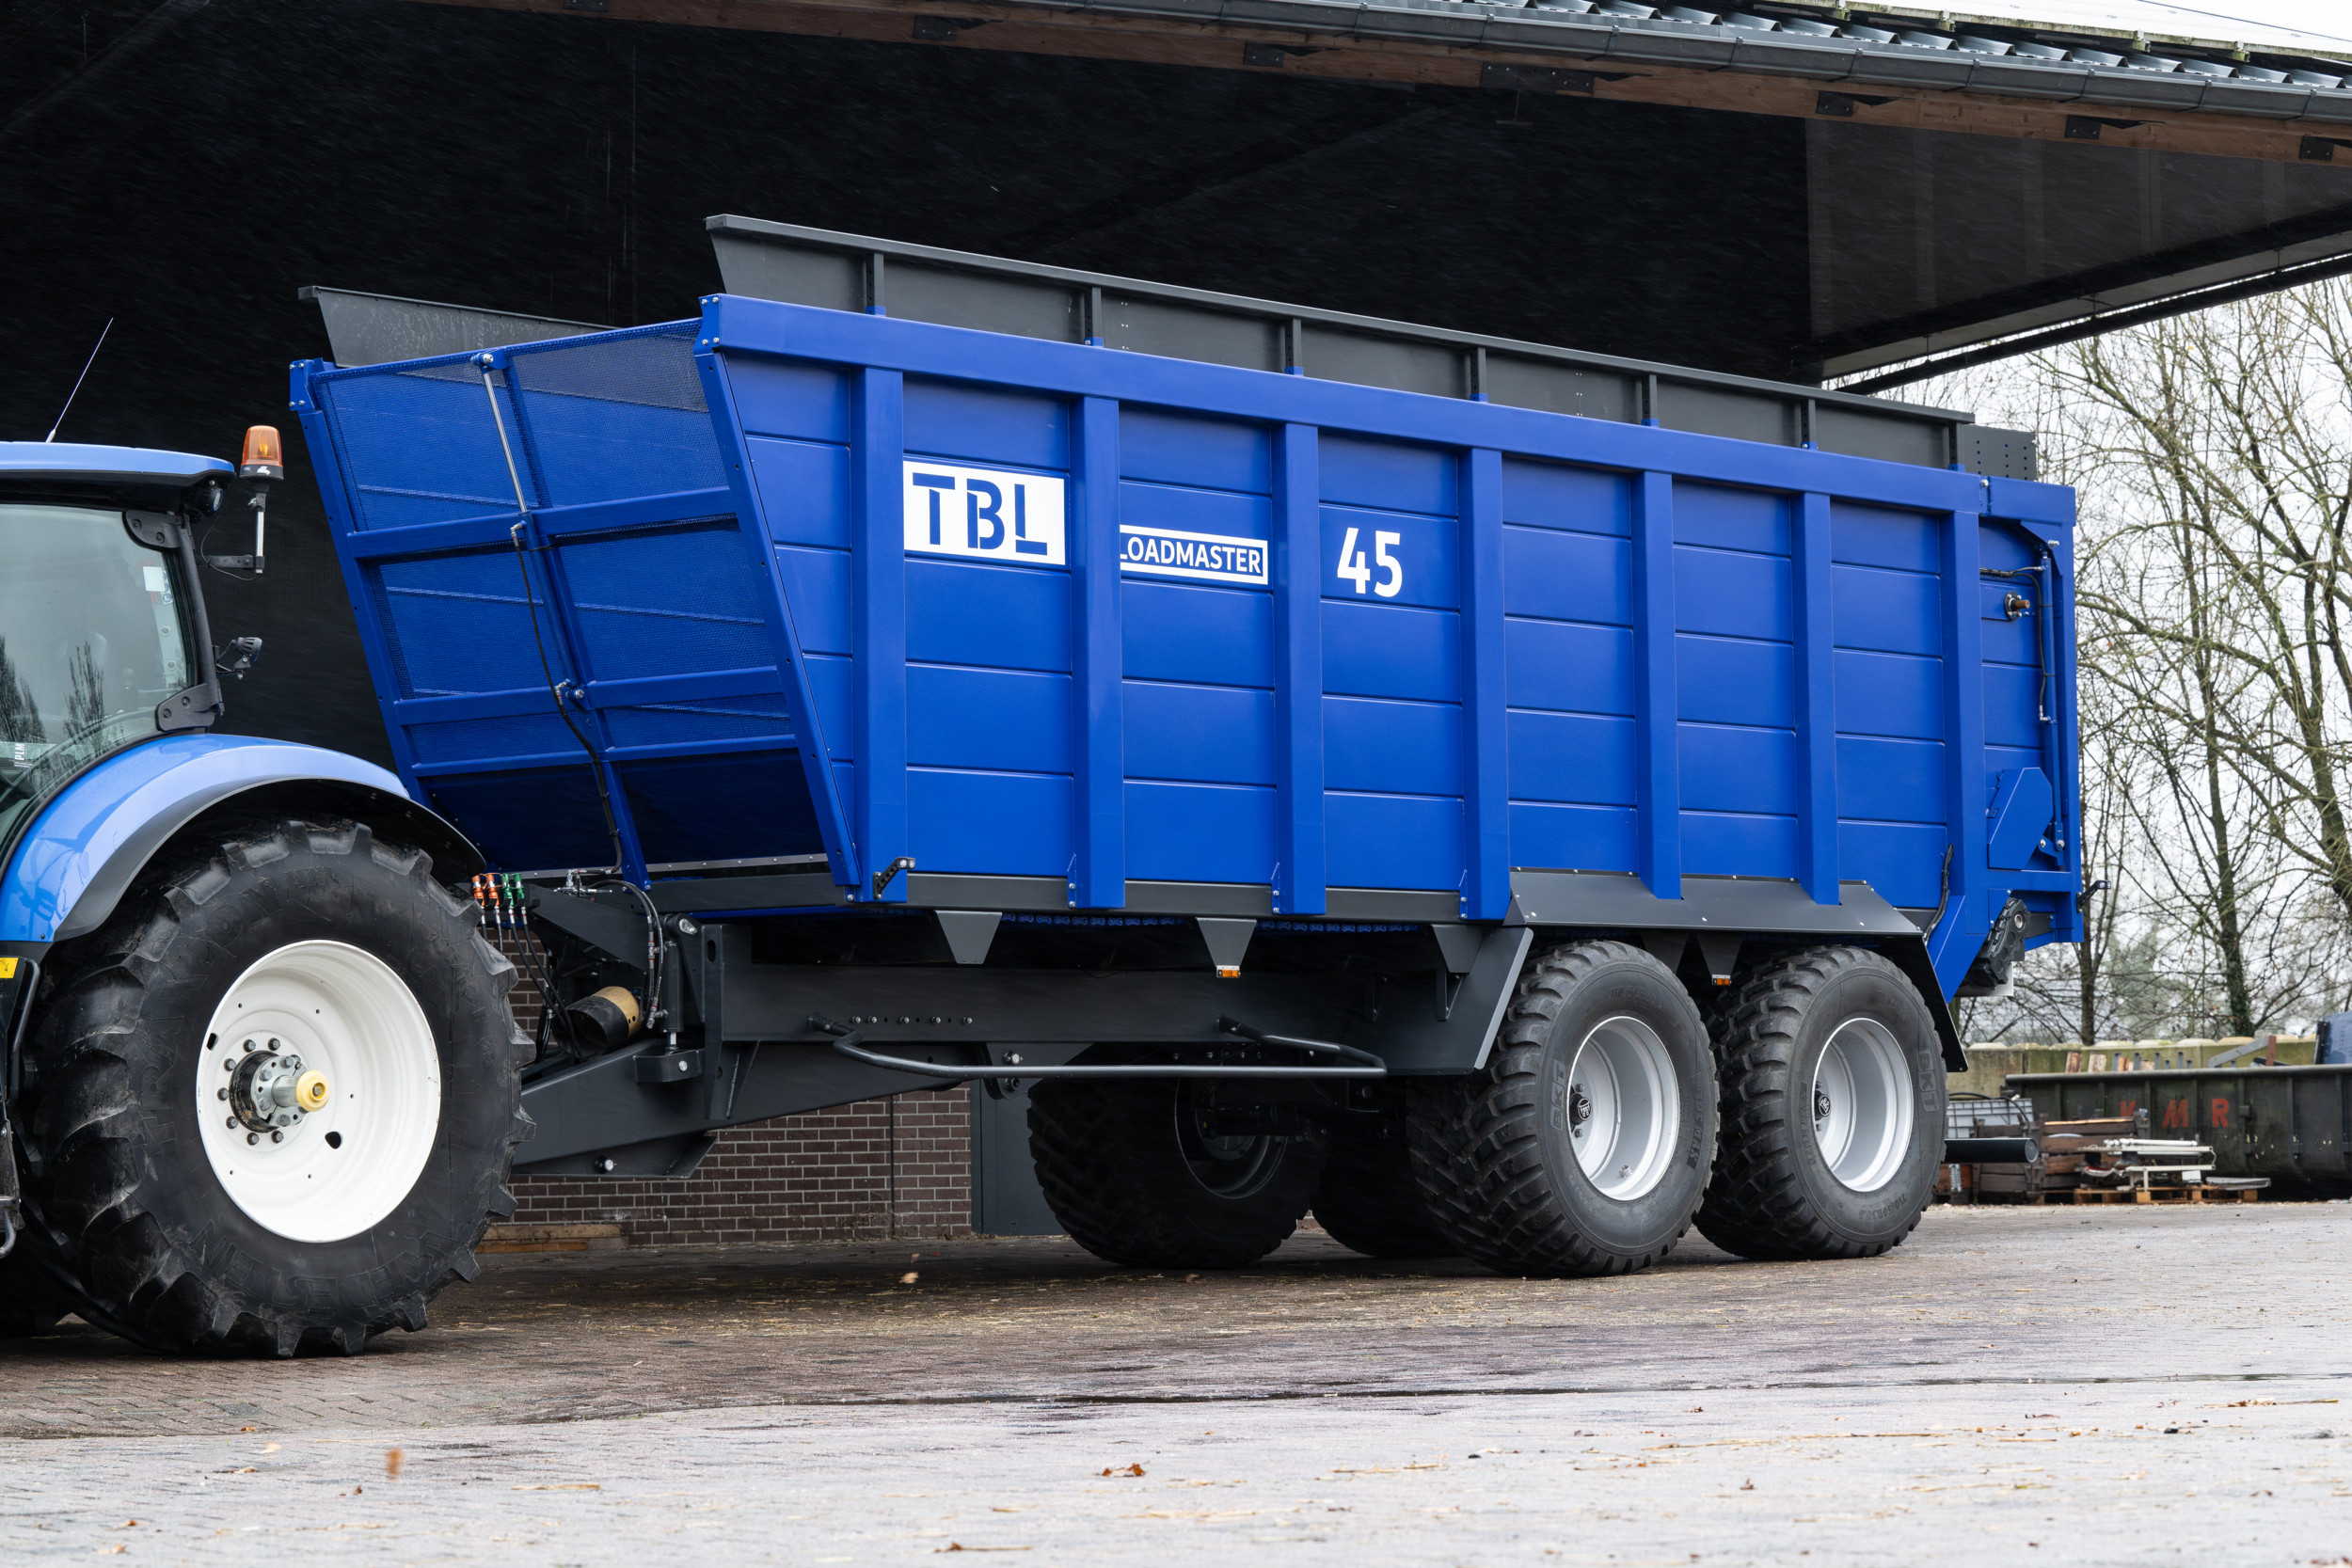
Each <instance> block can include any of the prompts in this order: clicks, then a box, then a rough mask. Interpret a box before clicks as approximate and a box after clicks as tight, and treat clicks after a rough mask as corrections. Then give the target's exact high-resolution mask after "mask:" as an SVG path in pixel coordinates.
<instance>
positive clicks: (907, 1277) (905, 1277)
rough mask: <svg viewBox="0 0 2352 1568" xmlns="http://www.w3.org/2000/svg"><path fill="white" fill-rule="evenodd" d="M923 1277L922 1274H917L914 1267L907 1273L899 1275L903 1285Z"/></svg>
mask: <svg viewBox="0 0 2352 1568" xmlns="http://www.w3.org/2000/svg"><path fill="white" fill-rule="evenodd" d="M921 1277H922V1275H918V1274H916V1273H915V1272H914V1270H913V1269H909V1270H907V1272H906V1273H904V1274H902V1275H899V1276H898V1283H899V1284H901V1285H912V1284H914V1282H915V1281H916V1280H917V1279H919V1278H921Z"/></svg>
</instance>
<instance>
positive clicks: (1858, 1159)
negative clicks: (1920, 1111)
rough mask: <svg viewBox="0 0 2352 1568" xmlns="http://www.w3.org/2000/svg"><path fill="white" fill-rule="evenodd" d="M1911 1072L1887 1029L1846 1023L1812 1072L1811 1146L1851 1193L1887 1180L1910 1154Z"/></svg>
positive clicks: (1876, 1024) (1864, 1021)
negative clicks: (1819, 1151)
mask: <svg viewBox="0 0 2352 1568" xmlns="http://www.w3.org/2000/svg"><path fill="white" fill-rule="evenodd" d="M1911 1101H1912V1093H1911V1065H1910V1063H1909V1062H1907V1061H1905V1060H1904V1058H1903V1052H1902V1047H1901V1046H1899V1045H1898V1044H1897V1043H1896V1041H1895V1037H1894V1035H1893V1034H1892V1033H1891V1032H1890V1031H1889V1030H1888V1029H1887V1027H1886V1026H1885V1025H1884V1024H1883V1023H1880V1022H1877V1021H1876V1020H1875V1019H1867V1018H1850V1019H1848V1020H1847V1021H1846V1022H1843V1023H1841V1024H1839V1025H1838V1026H1837V1028H1836V1031H1835V1032H1833V1033H1832V1034H1831V1035H1830V1037H1829V1043H1828V1044H1827V1045H1824V1046H1823V1047H1822V1048H1821V1060H1820V1064H1819V1065H1818V1066H1816V1067H1815V1068H1814V1069H1813V1107H1812V1111H1813V1138H1814V1141H1815V1142H1816V1143H1817V1144H1819V1145H1820V1150H1821V1163H1822V1164H1825V1165H1827V1166H1829V1173H1830V1174H1831V1175H1832V1176H1834V1177H1836V1179H1837V1180H1838V1181H1839V1182H1841V1183H1842V1184H1844V1185H1845V1186H1847V1187H1849V1188H1851V1189H1852V1190H1853V1191H1855V1192H1857V1193H1874V1192H1876V1191H1878V1190H1879V1189H1880V1188H1881V1187H1883V1186H1885V1185H1886V1184H1887V1183H1888V1182H1889V1181H1892V1180H1895V1173H1896V1172H1897V1171H1898V1170H1899V1169H1900V1168H1901V1167H1902V1163H1903V1156H1904V1155H1905V1154H1906V1153H1908V1152H1909V1151H1910V1148H1911V1125H1912V1122H1911V1117H1912V1112H1911Z"/></svg>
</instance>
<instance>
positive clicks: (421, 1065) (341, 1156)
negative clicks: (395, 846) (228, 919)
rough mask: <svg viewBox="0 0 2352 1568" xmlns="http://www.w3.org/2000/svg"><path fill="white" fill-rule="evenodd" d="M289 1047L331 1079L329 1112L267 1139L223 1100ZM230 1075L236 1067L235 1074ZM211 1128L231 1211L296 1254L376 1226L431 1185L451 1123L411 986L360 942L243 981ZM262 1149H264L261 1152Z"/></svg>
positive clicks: (224, 1028)
mask: <svg viewBox="0 0 2352 1568" xmlns="http://www.w3.org/2000/svg"><path fill="white" fill-rule="evenodd" d="M273 1039H275V1040H277V1041H278V1042H279V1044H278V1051H279V1053H280V1054H284V1053H294V1054H298V1055H299V1056H301V1058H302V1060H303V1065H304V1067H305V1068H306V1069H315V1070H317V1071H319V1072H321V1073H324V1074H325V1075H326V1085H327V1100H326V1104H324V1105H322V1106H321V1107H320V1108H319V1109H317V1110H315V1111H312V1112H310V1113H309V1114H307V1115H305V1116H303V1117H301V1118H300V1119H299V1120H298V1121H296V1122H294V1125H292V1126H291V1127H287V1128H285V1129H284V1130H283V1131H284V1132H285V1141H284V1142H282V1143H278V1142H273V1141H272V1139H271V1138H270V1135H269V1134H268V1133H267V1132H262V1133H258V1134H254V1133H251V1132H249V1131H248V1129H247V1128H246V1127H245V1126H244V1125H243V1124H241V1123H238V1124H235V1125H231V1124H232V1122H233V1121H234V1117H233V1116H232V1114H231V1111H230V1106H229V1105H228V1104H227V1103H225V1102H224V1101H222V1099H221V1095H220V1091H221V1090H222V1089H223V1088H225V1087H229V1086H230V1085H231V1084H232V1083H233V1082H234V1079H235V1074H234V1073H233V1072H232V1071H230V1067H233V1065H234V1063H235V1062H236V1061H237V1060H238V1059H239V1057H240V1056H241V1055H243V1054H244V1053H245V1050H246V1045H245V1042H246V1041H247V1040H251V1041H253V1042H254V1047H255V1049H257V1050H267V1049H269V1042H270V1041H271V1040H273ZM224 1064H228V1066H224ZM196 1109H197V1125H198V1126H199V1127H201V1128H202V1129H203V1130H204V1152H205V1154H206V1155H207V1156H208V1157H209V1158H210V1159H211V1161H212V1164H213V1174H214V1175H215V1176H216V1177H218V1178H219V1179H220V1184H221V1186H222V1187H223V1188H225V1189H226V1190H227V1191H228V1194H229V1196H230V1199H231V1200H232V1201H233V1202H234V1203H235V1204H236V1206H237V1207H238V1208H239V1209H241V1210H243V1211H245V1212H246V1215H248V1216H249V1217H250V1218H251V1219H252V1220H253V1221H254V1222H255V1223H256V1224H259V1225H261V1226H262V1227H266V1228H268V1229H270V1230H272V1231H275V1232H276V1233H278V1235H280V1236H284V1237H286V1238H287V1239H288V1240H290V1241H296V1242H339V1241H342V1240H343V1239H344V1238H345V1237H347V1236H356V1235H358V1234H359V1233H360V1232H362V1231H364V1230H367V1229H369V1228H370V1227H373V1226H374V1225H375V1224H376V1223H377V1222H378V1221H380V1220H382V1219H383V1218H384V1216H385V1215H387V1214H389V1213H390V1212H392V1210H393V1209H394V1208H396V1207H397V1206H398V1205H399V1203H400V1201H401V1199H403V1198H405V1197H406V1196H408V1191H409V1189H410V1188H411V1187H414V1186H415V1185H416V1183H417V1177H418V1175H419V1173H421V1171H422V1170H423V1169H424V1163H425V1160H426V1159H427V1158H428V1157H429V1156H430V1155H431V1154H432V1152H433V1138H434V1134H435V1133H436V1132H437V1131H438V1130H439V1127H440V1123H441V1060H440V1053H439V1052H437V1050H435V1049H434V1044H433V1026H432V1024H431V1023H429V1022H426V1020H425V1016H424V1009H423V1008H422V1007H421V1006H418V1005H417V999H416V997H415V996H413V995H411V994H410V993H409V990H408V987H407V985H406V984H405V982H404V981H402V979H401V977H400V976H399V975H398V974H394V973H393V972H392V970H391V967H390V966H389V964H387V963H385V962H384V960H383V959H381V958H377V957H376V956H375V955H374V954H373V953H368V952H364V951H362V950H361V949H359V948H357V947H353V946H351V945H349V944H348V943H346V942H291V943H289V944H287V945H286V946H284V947H280V948H278V950H277V951H276V952H274V953H271V954H269V955H268V956H266V957H265V958H262V959H261V960H260V961H259V962H257V963H256V964H254V965H253V967H252V968H250V969H248V970H246V972H245V973H244V974H241V975H239V976H237V982H236V984H234V985H232V986H230V988H229V993H228V994H227V995H226V996H224V997H222V998H221V1000H220V1006H218V1007H217V1008H215V1009H214V1012H213V1019H212V1023H211V1024H210V1026H209V1027H208V1028H207V1029H206V1031H205V1046H204V1049H202V1050H200V1051H199V1052H198V1053H197V1068H196ZM249 1137H251V1138H253V1139H255V1141H250V1142H249V1141H247V1140H248V1138H249Z"/></svg>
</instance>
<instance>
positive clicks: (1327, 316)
mask: <svg viewBox="0 0 2352 1568" xmlns="http://www.w3.org/2000/svg"><path fill="white" fill-rule="evenodd" d="M707 227H708V229H709V230H710V238H711V245H712V246H713V248H714V249H715V250H716V251H717V253H718V261H719V271H720V275H721V277H722V278H723V280H724V286H725V289H726V292H727V293H733V294H742V295H747V296H749V297H751V298H755V299H773V300H781V301H785V302H787V303H789V304H795V305H813V306H821V307H825V308H828V309H836V310H851V311H861V312H870V313H874V314H883V315H891V316H898V317H904V318H906V319H909V320H913V321H923V322H932V323H936V324H938V325H946V326H963V327H972V328H976V329H977V330H981V331H987V332H1003V333H1010V334H1014V335H1017V336H1021V337H1025V338H1041V339H1046V340H1049V341H1057V342H1073V343H1078V342H1091V343H1099V344H1101V345H1103V346H1104V347H1107V348H1116V349H1125V350H1128V351H1130V352H1133V353H1138V354H1154V355H1160V356H1166V357H1168V358H1176V359H1195V360H1201V361H1205V362H1207V363H1211V364H1221V365H1237V366H1241V367H1244V368H1246V369H1249V370H1262V371H1276V372H1290V373H1293V374H1298V375H1310V376H1315V377H1319V378H1322V379H1325V380H1331V381H1347V382H1354V383H1357V384H1359V385H1362V386H1370V387H1387V388H1394V389H1396V390H1399V391H1408V392H1422V393H1428V394H1431V395H1434V396H1438V397H1456V398H1475V399H1480V400H1483V401H1486V402H1492V403H1500V404H1509V405H1511V406H1513V407H1518V408H1538V409H1544V410H1547V411H1549V412H1551V413H1558V414H1576V415H1581V416H1582V417H1584V418H1586V419H1597V420H1616V421H1618V422H1621V423H1628V424H1632V423H1641V422H1645V421H1652V422H1655V423H1657V424H1660V425H1662V426H1664V427H1666V428H1668V429H1672V430H1687V431H1692V432H1694V433H1697V434H1700V435H1708V436H1730V437H1734V438H1736V439H1739V440H1745V441H1760V442H1764V443H1767V444H1770V445H1774V446H1789V447H1795V446H1804V445H1808V444H1809V445H1812V446H1816V447H1819V448H1820V449H1821V450H1822V451H1836V452H1844V453H1847V454H1849V455H1851V456H1855V457H1874V458H1879V459H1883V460H1886V461H1892V462H1899V463H1912V464H1917V465H1921V466H1923V467H1937V468H1941V467H1953V466H1958V467H1961V468H1963V469H1965V470H1966V471H1968V472H1970V473H1983V474H1993V475H1996V476H2000V477H2003V478H2010V479H2032V478H2034V477H2035V472H2034V467H2035V465H2034V447H2033V436H2032V435H2031V433H2029V432H2025V431H2005V430H1993V429H1988V428H1986V427H1984V426H1981V425H1979V424H1977V423H1976V421H1975V420H1974V418H1973V417H1972V416H1970V415H1968V414H1964V413H1959V412H1955V411H1953V410H1951V409H1945V408H1931V407H1926V406H1923V405H1921V404H1907V403H1895V402H1890V401H1887V400H1885V399H1882V398H1874V397H1869V396H1867V395H1864V394H1861V393H1855V392H1838V391H1831V390H1827V389H1825V388H1819V387H1810V386H1805V385H1803V384H1801V383H1794V382H1776V381H1763V380H1758V379H1756V378H1754V377H1749V376H1740V375H1726V374H1722V373H1719V372H1711V371H1702V370H1693V369H1691V368H1690V367H1687V366H1678V365H1663V364H1656V363H1652V362H1650V361H1647V360H1641V359H1626V358H1620V357H1618V356H1613V355H1606V354H1592V353H1586V352H1583V351H1581V350H1577V349H1566V348H1557V347H1553V346H1550V345H1548V344H1544V343H1529V342H1521V341H1516V340H1513V339H1509V338H1490V337H1486V336H1484V335H1482V334H1479V333H1474V332H1454V331H1449V330H1446V329H1444V328H1441V327H1434V326H1422V325H1415V324H1413V323H1409V322H1396V321H1384V320H1381V319H1379V318H1377V317H1373V316H1358V315H1350V314H1347V313H1345V312H1343V311H1338V310H1319V309H1312V308H1311V307H1308V306H1302V305H1290V304H1284V303H1281V302H1279V301H1273V300H1263V299H1249V298H1246V297H1244V296H1242V295H1239V294H1227V293H1216V292H1214V291H1211V290H1206V289H1187V288H1182V287H1179V286H1177V285H1174V284H1169V283H1153V282H1148V281H1144V280H1142V279H1139V278H1132V277H1114V276H1111V275H1108V274H1104V273H1093V272H1081V271H1077V270H1075V269H1073V268H1069V267H1055V266H1045V265H1041V264H1039V263H1036V262H1029V261H1008V260H1005V259H1004V258H1001V257H993V256H980V255H975V254H973V253H971V252H968V251H960V250H943V249H939V248H936V247H934V246H930V245H909V244H905V243H903V242H900V241H896V240H883V239H876V238H874V237H872V236H869V235H863V234H844V233H838V232H835V231H834V230H825V229H807V228H803V227H800V226H798V225H794V224H786V223H771V222H767V221H765V220H763V219H759V218H747V217H739V216H734V215H730V214H721V215H719V216H716V217H712V218H710V219H708V220H707Z"/></svg>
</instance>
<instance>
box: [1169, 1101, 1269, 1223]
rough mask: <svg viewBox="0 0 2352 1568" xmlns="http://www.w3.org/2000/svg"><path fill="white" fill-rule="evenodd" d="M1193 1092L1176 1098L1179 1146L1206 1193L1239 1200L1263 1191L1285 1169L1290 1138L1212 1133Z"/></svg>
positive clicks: (1185, 1163)
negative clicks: (1283, 1165) (1195, 1102)
mask: <svg viewBox="0 0 2352 1568" xmlns="http://www.w3.org/2000/svg"><path fill="white" fill-rule="evenodd" d="M1207 1120H1208V1118H1207V1117H1204V1116H1203V1115H1202V1114H1201V1113H1200V1110H1199V1109H1198V1108H1196V1107H1195V1106H1194V1105H1193V1104H1192V1103H1191V1097H1190V1096H1189V1095H1182V1094H1180V1095H1178V1096H1177V1099H1176V1147H1177V1148H1178V1149H1179V1150H1180V1151H1182V1153H1183V1154H1184V1168H1185V1169H1186V1170H1188V1171H1190V1172H1191V1173H1192V1179H1193V1180H1194V1181H1196V1182H1197V1183H1199V1184H1200V1189H1201V1190H1202V1191H1203V1192H1206V1193H1208V1194H1210V1195H1211V1196H1216V1197H1221V1198H1225V1199H1227V1200H1229V1201H1237V1200H1239V1199H1241V1198H1245V1197H1248V1196H1250V1195H1252V1194H1253V1193H1257V1192H1260V1191H1262V1190H1263V1188H1264V1187H1265V1185H1266V1184H1267V1183H1268V1182H1270V1181H1272V1180H1274V1176H1275V1172H1276V1171H1278V1170H1279V1169H1280V1168H1281V1164H1282V1152H1283V1148H1284V1147H1285V1145H1286V1142H1287V1140H1285V1139H1281V1138H1275V1137H1268V1136H1266V1135H1265V1134H1264V1133H1262V1132H1253V1133H1246V1134H1238V1135H1234V1134H1217V1133H1212V1132H1210V1131H1209V1130H1208V1127H1207Z"/></svg>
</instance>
